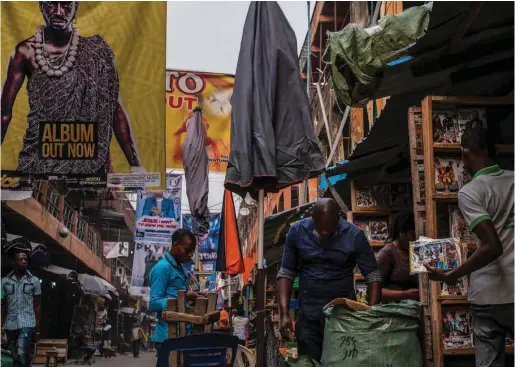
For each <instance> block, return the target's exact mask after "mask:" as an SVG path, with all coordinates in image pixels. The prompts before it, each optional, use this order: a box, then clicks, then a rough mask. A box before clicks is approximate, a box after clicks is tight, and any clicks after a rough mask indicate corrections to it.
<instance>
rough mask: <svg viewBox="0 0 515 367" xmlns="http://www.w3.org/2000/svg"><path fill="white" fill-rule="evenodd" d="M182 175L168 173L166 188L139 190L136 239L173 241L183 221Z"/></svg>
mask: <svg viewBox="0 0 515 367" xmlns="http://www.w3.org/2000/svg"><path fill="white" fill-rule="evenodd" d="M181 192H182V176H181V175H172V174H170V175H167V176H166V190H165V191H158V192H150V191H146V190H141V191H139V192H138V202H137V205H136V225H135V234H134V241H135V242H142V243H164V244H171V243H172V235H173V233H174V232H175V231H176V230H177V229H178V228H179V227H180V223H181Z"/></svg>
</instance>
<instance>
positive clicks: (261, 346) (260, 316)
mask: <svg viewBox="0 0 515 367" xmlns="http://www.w3.org/2000/svg"><path fill="white" fill-rule="evenodd" d="M264 230H265V191H264V190H259V198H258V264H257V265H258V266H257V291H258V297H257V298H258V304H257V306H258V307H257V308H258V312H257V319H256V322H257V325H256V326H257V348H256V349H257V350H256V351H257V359H256V362H257V366H258V367H264V366H265V314H264V311H265V270H264V267H263V263H264V261H263V257H264V249H265V246H264V237H265V233H264Z"/></svg>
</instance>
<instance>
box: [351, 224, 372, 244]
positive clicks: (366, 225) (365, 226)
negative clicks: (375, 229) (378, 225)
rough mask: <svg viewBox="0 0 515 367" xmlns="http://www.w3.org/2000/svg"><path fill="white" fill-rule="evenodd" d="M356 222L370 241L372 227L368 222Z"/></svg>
mask: <svg viewBox="0 0 515 367" xmlns="http://www.w3.org/2000/svg"><path fill="white" fill-rule="evenodd" d="M354 224H355V225H356V226H357V227H358V228H359V229H361V230H362V231H363V233H365V237H366V238H367V240H369V241H370V228H369V227H368V223H367V222H355V223H354Z"/></svg>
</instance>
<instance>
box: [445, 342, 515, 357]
mask: <svg viewBox="0 0 515 367" xmlns="http://www.w3.org/2000/svg"><path fill="white" fill-rule="evenodd" d="M474 352H475V348H474V347H472V348H454V349H444V350H443V354H444V355H446V356H468V355H474ZM506 353H508V354H513V346H512V345H507V346H506Z"/></svg>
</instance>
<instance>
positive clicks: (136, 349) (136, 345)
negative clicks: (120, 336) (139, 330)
mask: <svg viewBox="0 0 515 367" xmlns="http://www.w3.org/2000/svg"><path fill="white" fill-rule="evenodd" d="M140 345H141V340H133V341H132V354H133V355H134V358H137V357H139V350H140Z"/></svg>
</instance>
